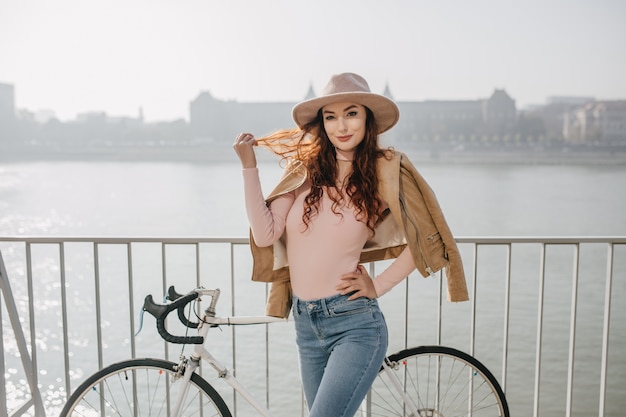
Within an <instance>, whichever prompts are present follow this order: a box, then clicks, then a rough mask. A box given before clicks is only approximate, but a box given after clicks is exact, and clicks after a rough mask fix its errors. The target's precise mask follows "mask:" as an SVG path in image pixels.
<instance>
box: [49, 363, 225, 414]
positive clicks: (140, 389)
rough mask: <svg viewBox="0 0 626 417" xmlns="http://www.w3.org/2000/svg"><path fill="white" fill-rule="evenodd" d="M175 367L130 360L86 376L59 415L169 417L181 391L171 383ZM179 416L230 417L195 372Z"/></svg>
mask: <svg viewBox="0 0 626 417" xmlns="http://www.w3.org/2000/svg"><path fill="white" fill-rule="evenodd" d="M177 366H178V365H177V364H175V363H173V362H169V361H164V360H159V359H131V360H128V361H124V362H119V363H116V364H113V365H110V366H108V367H106V368H104V369H102V370H100V371H98V372H96V373H95V374H93V375H92V376H91V377H89V378H88V379H87V380H86V381H85V382H83V383H82V384H81V385H80V386H79V387H78V388H77V389H76V390H75V391H74V392H73V393H72V395H71V396H70V398H69V399H68V400H67V403H66V404H65V407H63V410H62V411H61V414H60V416H61V417H66V416H72V417H77V416H81V417H82V416H85V417H87V416H89V417H91V416H94V417H95V416H117V417H124V416H135V417H136V416H157V415H160V416H169V415H170V410H171V408H172V407H174V403H175V401H176V399H177V398H178V393H179V390H180V389H182V388H184V386H183V384H182V383H181V382H180V380H173V379H172V378H171V377H172V376H174V375H176V367H177ZM182 415H184V416H189V415H194V416H222V417H232V416H231V414H230V411H229V410H228V407H227V406H226V403H225V402H224V400H223V399H222V397H221V396H220V395H219V394H218V393H217V392H216V391H215V389H214V388H213V387H212V386H211V385H210V384H209V383H208V382H207V381H206V380H204V379H203V378H202V377H201V376H200V375H198V374H196V373H194V374H193V375H192V377H191V382H190V383H189V393H188V395H187V397H186V400H185V403H184V404H183V407H182Z"/></svg>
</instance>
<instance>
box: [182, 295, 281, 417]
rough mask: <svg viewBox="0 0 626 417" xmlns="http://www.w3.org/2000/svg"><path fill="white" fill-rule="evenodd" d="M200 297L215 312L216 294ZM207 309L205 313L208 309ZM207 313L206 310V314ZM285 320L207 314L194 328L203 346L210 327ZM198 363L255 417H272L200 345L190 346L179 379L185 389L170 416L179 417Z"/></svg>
mask: <svg viewBox="0 0 626 417" xmlns="http://www.w3.org/2000/svg"><path fill="white" fill-rule="evenodd" d="M197 291H198V292H199V293H200V294H201V295H202V294H208V295H211V296H212V297H213V299H212V301H211V307H213V309H214V308H215V303H216V302H217V297H219V290H204V291H203V290H197ZM211 307H209V309H210V308H211ZM209 309H207V310H209ZM287 321H288V319H283V318H278V317H270V316H234V317H215V316H210V315H209V314H206V313H205V314H203V317H202V320H201V322H200V323H199V326H198V336H202V337H203V338H204V341H205V343H206V341H207V335H208V333H209V329H210V328H211V327H214V326H219V325H229V326H230V325H234V326H236V325H254V324H267V323H278V322H287ZM200 361H205V362H207V363H208V364H209V365H210V366H211V367H212V368H213V369H215V371H217V375H218V377H219V378H221V379H223V380H224V382H226V383H227V384H228V385H230V386H231V387H232V388H233V389H234V390H235V391H236V392H237V393H239V394H240V395H241V396H242V397H243V398H244V399H245V400H246V401H247V402H248V403H249V404H250V405H251V406H252V407H253V408H254V409H255V410H257V411H258V412H259V414H260V415H261V416H263V417H273V414H272V413H271V412H270V410H268V409H267V407H265V406H264V405H263V404H261V403H260V402H259V401H258V400H257V399H256V398H255V397H254V396H253V395H252V394H251V393H250V392H249V391H248V390H247V389H246V388H245V387H244V386H243V385H242V384H241V383H240V382H239V381H238V380H237V378H236V377H235V376H234V375H233V374H232V373H231V372H230V371H229V370H228V368H227V367H226V366H224V365H223V364H222V363H220V362H219V361H218V360H217V358H215V356H213V354H211V352H209V351H208V350H207V349H206V347H205V346H204V343H203V344H198V345H195V346H194V349H193V353H192V354H191V355H190V357H189V361H188V362H187V366H186V367H185V373H184V375H183V377H182V379H181V381H180V382H181V383H183V384H184V385H185V387H186V388H185V389H184V390H182V391H181V393H180V395H179V398H178V399H177V401H176V404H175V406H174V409H173V414H172V415H173V416H179V415H180V409H181V407H182V404H183V403H184V401H185V399H186V396H187V392H188V387H189V380H190V379H191V375H192V374H193V372H195V370H196V369H197V368H198V367H199V366H200Z"/></svg>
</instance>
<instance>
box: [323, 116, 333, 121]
mask: <svg viewBox="0 0 626 417" xmlns="http://www.w3.org/2000/svg"><path fill="white" fill-rule="evenodd" d="M334 119H335V116H332V115H328V116H326V117H325V118H324V120H334Z"/></svg>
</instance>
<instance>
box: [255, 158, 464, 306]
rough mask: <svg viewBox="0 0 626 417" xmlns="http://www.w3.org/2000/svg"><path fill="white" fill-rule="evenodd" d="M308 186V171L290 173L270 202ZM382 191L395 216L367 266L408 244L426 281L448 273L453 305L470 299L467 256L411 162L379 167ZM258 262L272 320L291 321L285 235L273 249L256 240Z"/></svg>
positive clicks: (368, 254)
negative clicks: (464, 257)
mask: <svg viewBox="0 0 626 417" xmlns="http://www.w3.org/2000/svg"><path fill="white" fill-rule="evenodd" d="M305 180H306V168H305V167H304V166H303V165H299V166H295V167H294V166H292V167H290V168H289V169H287V170H285V173H284V174H283V177H282V178H281V180H280V181H279V183H278V185H277V186H276V188H275V189H274V190H273V191H272V192H271V193H270V195H269V196H268V197H267V199H266V202H267V204H269V203H270V202H271V201H272V200H273V199H275V198H276V197H278V196H280V195H282V194H285V193H288V192H290V191H293V190H295V189H297V188H298V187H299V186H300V185H302V184H303V183H304V181H305ZM378 180H379V187H378V191H379V193H380V195H381V197H382V199H383V200H384V201H385V202H386V203H387V204H388V205H389V210H388V212H387V214H390V215H386V216H385V217H384V219H383V220H382V221H380V222H379V224H378V226H376V230H375V231H376V233H375V234H374V236H373V238H372V239H371V240H369V241H368V242H367V243H366V244H365V247H364V248H363V251H362V252H361V259H360V261H361V262H362V263H365V262H374V261H380V260H384V259H392V258H396V257H397V256H398V255H400V253H401V252H402V250H403V249H404V248H405V247H406V245H407V244H408V246H409V248H410V251H411V254H412V255H413V260H414V262H415V267H416V268H417V270H418V271H419V272H420V274H422V276H424V277H428V276H430V275H431V274H433V273H435V272H437V271H439V270H441V269H442V268H445V270H446V278H447V288H448V300H449V301H466V300H468V299H469V296H468V293H467V286H466V283H465V273H464V271H463V263H462V261H461V255H460V253H459V250H458V248H457V245H456V242H455V240H454V237H453V236H452V232H451V231H450V229H449V227H448V224H447V222H446V220H445V218H444V215H443V213H442V211H441V208H440V207H439V203H438V202H437V198H436V196H435V194H434V192H433V191H432V189H431V188H430V186H429V185H428V184H427V183H426V181H425V180H424V178H423V177H422V176H421V175H420V174H419V173H418V172H417V170H416V169H415V167H414V166H413V165H412V164H411V162H410V161H409V159H408V158H407V156H406V155H405V154H403V153H400V152H395V154H394V156H393V158H391V159H386V158H380V159H379V162H378ZM250 247H251V250H252V256H253V269H252V279H253V280H254V281H260V282H271V283H272V287H271V290H270V294H269V297H268V300H267V306H266V314H268V315H270V316H276V317H288V316H289V311H290V307H291V299H292V293H291V285H290V283H289V264H288V262H287V251H286V248H285V240H284V235H283V237H282V238H281V239H279V240H278V241H276V242H275V243H274V244H273V245H272V246H268V247H259V246H257V245H256V243H255V242H254V238H253V236H252V234H250Z"/></svg>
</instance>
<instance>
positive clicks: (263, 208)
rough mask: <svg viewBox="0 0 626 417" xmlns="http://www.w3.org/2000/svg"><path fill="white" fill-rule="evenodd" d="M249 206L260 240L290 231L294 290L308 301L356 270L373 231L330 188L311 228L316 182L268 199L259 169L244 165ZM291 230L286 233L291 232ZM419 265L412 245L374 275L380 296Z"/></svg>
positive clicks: (266, 243)
mask: <svg viewBox="0 0 626 417" xmlns="http://www.w3.org/2000/svg"><path fill="white" fill-rule="evenodd" d="M243 178H244V193H245V200H246V211H247V214H248V220H249V222H250V228H251V230H252V235H253V237H254V241H255V242H256V244H257V245H258V246H270V245H272V244H273V243H274V242H275V241H277V240H278V239H280V237H281V236H282V235H283V234H285V236H286V247H287V258H288V259H289V272H290V279H291V286H292V289H293V293H294V294H295V295H296V296H297V297H298V298H300V299H303V300H314V299H320V298H325V297H330V296H333V295H336V294H337V293H338V291H337V289H336V287H337V285H339V283H340V278H341V276H342V275H344V274H346V273H348V272H351V271H354V270H356V268H357V266H358V264H359V258H360V254H361V251H362V250H363V246H364V245H365V242H366V241H367V239H368V237H369V234H370V233H371V232H370V230H369V229H368V228H367V226H366V225H365V223H363V222H362V221H359V220H358V219H357V218H356V217H355V212H354V209H353V207H351V206H350V205H345V206H344V207H338V208H337V209H335V211H338V212H339V213H341V214H337V213H334V212H333V211H332V209H331V206H332V203H333V202H332V200H331V199H330V198H329V197H328V193H327V192H326V190H324V195H323V197H322V199H321V201H320V207H319V212H318V213H317V214H316V215H315V216H312V218H311V221H310V223H309V226H308V228H306V227H305V225H304V223H303V221H302V214H303V212H304V198H305V197H306V195H307V194H308V193H309V190H310V185H309V184H307V183H305V184H303V185H302V186H301V187H300V188H298V189H297V190H294V191H292V192H289V193H287V194H284V195H281V196H279V197H278V198H276V199H274V200H272V202H271V204H270V205H269V207H268V206H267V205H266V204H265V199H264V197H263V191H262V189H261V182H260V179H259V170H258V168H245V169H243ZM285 232H286V233H285ZM413 270H415V265H414V264H413V260H412V257H411V253H410V252H409V249H408V247H407V248H406V249H405V250H404V251H403V252H402V253H401V254H400V256H398V258H397V259H395V260H394V261H393V262H392V263H391V265H389V266H388V267H387V268H386V269H385V270H384V271H383V272H382V273H381V274H380V275H378V276H377V277H376V278H375V279H374V288H375V289H376V294H377V295H378V296H379V297H380V296H381V295H383V294H384V293H386V292H387V291H389V290H390V289H391V288H393V287H394V286H395V285H396V284H398V283H399V282H400V281H402V279H404V278H405V277H406V276H408V275H409V274H410V273H411V272H412V271H413Z"/></svg>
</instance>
